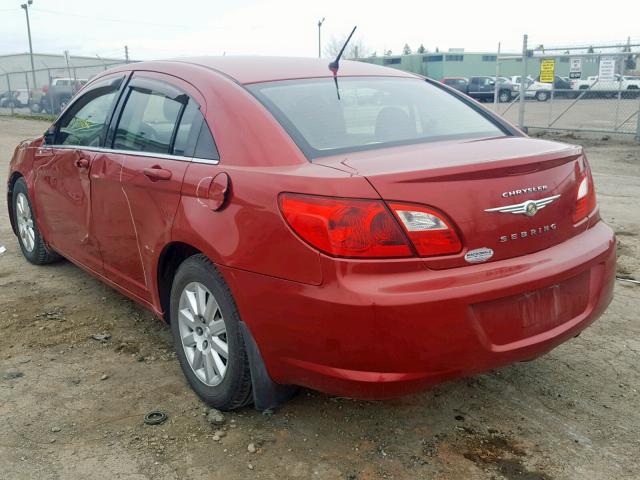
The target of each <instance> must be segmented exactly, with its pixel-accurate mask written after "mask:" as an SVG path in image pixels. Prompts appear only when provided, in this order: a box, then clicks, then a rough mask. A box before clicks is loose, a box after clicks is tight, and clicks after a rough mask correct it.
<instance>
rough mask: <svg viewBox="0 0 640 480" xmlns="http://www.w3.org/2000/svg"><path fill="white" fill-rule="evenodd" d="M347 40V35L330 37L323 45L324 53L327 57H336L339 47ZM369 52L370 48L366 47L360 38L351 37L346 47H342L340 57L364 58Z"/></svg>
mask: <svg viewBox="0 0 640 480" xmlns="http://www.w3.org/2000/svg"><path fill="white" fill-rule="evenodd" d="M346 41H347V37H346V36H345V37H331V38H330V39H329V41H328V42H327V44H326V45H325V47H324V54H325V56H327V57H329V58H336V57H337V56H338V53H340V49H341V48H342V46H343V45H344V42H346ZM370 54H371V49H370V48H369V47H367V46H366V45H365V44H364V42H363V41H362V39H361V38H352V39H351V41H350V42H349V44H348V45H347V48H345V49H344V53H343V54H342V58H345V59H349V58H351V59H353V58H364V57H368V56H369V55H370Z"/></svg>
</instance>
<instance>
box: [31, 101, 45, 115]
mask: <svg viewBox="0 0 640 480" xmlns="http://www.w3.org/2000/svg"><path fill="white" fill-rule="evenodd" d="M29 110H31V112H32V113H40V112H41V111H42V107H41V106H40V104H39V103H32V104H31V105H29Z"/></svg>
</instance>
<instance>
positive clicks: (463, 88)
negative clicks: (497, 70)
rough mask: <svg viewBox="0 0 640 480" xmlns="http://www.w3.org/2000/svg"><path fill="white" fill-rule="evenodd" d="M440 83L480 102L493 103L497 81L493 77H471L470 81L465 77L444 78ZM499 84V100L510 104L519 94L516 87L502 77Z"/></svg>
mask: <svg viewBox="0 0 640 480" xmlns="http://www.w3.org/2000/svg"><path fill="white" fill-rule="evenodd" d="M440 81H441V82H442V83H444V84H445V85H449V86H450V87H453V88H455V89H456V90H458V91H460V92H462V93H466V94H467V95H469V96H470V97H472V98H475V99H476V100H479V101H480V102H483V101H493V97H494V94H495V88H496V81H495V80H494V79H493V78H492V77H469V78H468V79H467V78H465V77H444V78H443V79H442V80H440ZM498 84H499V88H498V100H499V101H500V102H509V101H511V99H512V98H513V97H514V96H515V95H517V94H518V91H517V88H516V86H515V85H514V84H513V83H511V82H510V81H509V80H507V79H506V78H502V77H500V78H499V79H498Z"/></svg>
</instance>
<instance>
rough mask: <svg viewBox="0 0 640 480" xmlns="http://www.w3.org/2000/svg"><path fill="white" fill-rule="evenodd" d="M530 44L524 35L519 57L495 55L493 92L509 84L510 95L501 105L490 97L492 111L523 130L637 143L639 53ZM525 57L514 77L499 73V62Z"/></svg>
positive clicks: (639, 122)
mask: <svg viewBox="0 0 640 480" xmlns="http://www.w3.org/2000/svg"><path fill="white" fill-rule="evenodd" d="M531 45H536V43H531V42H528V39H527V38H526V37H525V40H524V44H523V53H522V55H504V56H499V57H498V59H497V65H496V72H497V74H496V77H497V81H496V83H495V89H496V92H499V91H500V90H501V89H502V87H501V85H510V87H511V89H512V94H511V95H510V97H511V98H510V100H509V101H507V102H504V103H500V97H499V95H496V96H495V99H494V105H493V108H494V110H495V111H496V112H497V113H499V114H500V115H502V116H503V117H505V118H506V119H507V120H509V121H511V122H512V123H514V124H517V125H519V126H520V127H523V128H526V129H542V130H552V131H570V132H594V133H602V134H623V135H632V136H635V138H636V139H637V140H639V141H640V113H639V112H640V53H639V52H638V51H637V50H636V51H634V48H633V47H634V46H632V45H627V46H626V47H624V46H623V47H622V48H620V47H617V48H616V50H617V51H607V48H606V47H603V48H602V49H599V51H597V52H596V51H594V48H592V47H591V48H589V47H587V48H575V47H574V48H573V49H564V48H554V49H551V50H545V49H544V47H543V46H542V45H538V46H537V47H535V48H533V49H532V48H530V46H531ZM612 49H613V48H609V50H612ZM620 50H626V51H620ZM525 58H526V59H527V60H528V61H526V62H525V61H522V60H520V64H521V65H522V71H521V73H520V75H517V76H511V77H508V78H507V77H501V76H500V73H499V72H500V70H501V66H502V67H504V65H505V64H506V63H507V62H510V61H513V60H514V59H525ZM532 67H533V71H527V69H531V68H532ZM502 100H503V101H504V98H502Z"/></svg>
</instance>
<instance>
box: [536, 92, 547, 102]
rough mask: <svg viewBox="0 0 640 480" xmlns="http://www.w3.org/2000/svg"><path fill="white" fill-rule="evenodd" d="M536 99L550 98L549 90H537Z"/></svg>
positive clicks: (542, 100)
mask: <svg viewBox="0 0 640 480" xmlns="http://www.w3.org/2000/svg"><path fill="white" fill-rule="evenodd" d="M536 100H538V101H539V102H546V101H547V100H549V92H547V91H546V90H539V91H538V92H536Z"/></svg>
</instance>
